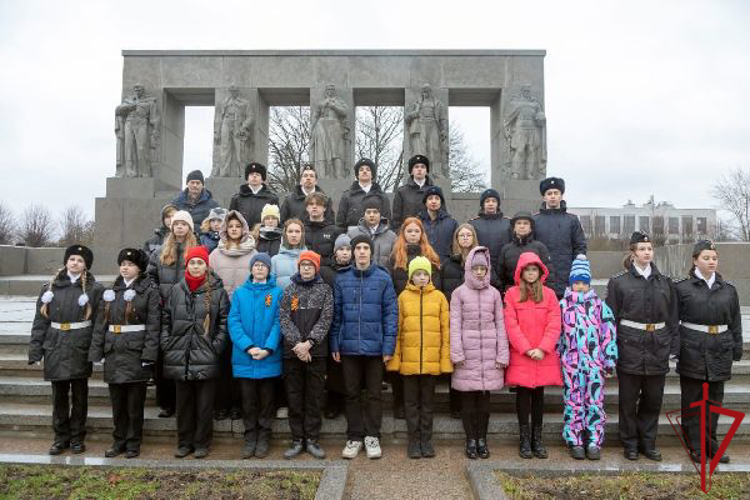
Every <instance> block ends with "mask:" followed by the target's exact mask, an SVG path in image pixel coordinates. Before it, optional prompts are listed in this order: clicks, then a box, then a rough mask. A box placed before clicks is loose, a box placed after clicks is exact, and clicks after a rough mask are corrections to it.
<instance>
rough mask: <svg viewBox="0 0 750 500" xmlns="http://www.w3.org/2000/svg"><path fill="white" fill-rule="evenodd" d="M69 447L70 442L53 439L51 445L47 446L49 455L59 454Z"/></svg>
mask: <svg viewBox="0 0 750 500" xmlns="http://www.w3.org/2000/svg"><path fill="white" fill-rule="evenodd" d="M68 448H70V443H61V442H59V441H55V442H54V443H52V446H50V448H49V454H50V455H59V454H60V453H62V452H63V451H65V450H66V449H68Z"/></svg>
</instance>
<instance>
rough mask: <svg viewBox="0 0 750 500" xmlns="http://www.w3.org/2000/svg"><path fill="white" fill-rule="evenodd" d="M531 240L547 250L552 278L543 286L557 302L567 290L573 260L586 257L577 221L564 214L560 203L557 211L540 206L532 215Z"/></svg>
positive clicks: (584, 245) (562, 204)
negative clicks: (548, 289)
mask: <svg viewBox="0 0 750 500" xmlns="http://www.w3.org/2000/svg"><path fill="white" fill-rule="evenodd" d="M534 237H535V238H536V239H537V240H539V241H541V242H542V243H544V244H545V245H546V246H547V248H548V249H549V253H550V256H551V257H552V264H553V266H554V268H555V275H554V276H550V279H549V280H548V281H547V286H549V287H550V288H552V289H553V290H554V291H555V294H556V295H557V297H558V298H561V297H562V295H563V294H564V293H565V288H566V287H567V286H568V276H569V275H570V266H571V265H572V264H573V259H575V257H576V255H579V254H584V255H585V254H586V235H585V234H584V233H583V228H582V227H581V221H580V220H578V217H577V216H575V215H573V214H569V213H568V212H567V207H566V206H565V202H564V201H563V202H562V203H561V204H560V208H557V209H548V208H545V204H544V203H543V204H542V208H541V209H540V210H539V213H538V214H535V215H534Z"/></svg>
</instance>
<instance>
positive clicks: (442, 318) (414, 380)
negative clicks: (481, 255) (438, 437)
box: [387, 257, 453, 458]
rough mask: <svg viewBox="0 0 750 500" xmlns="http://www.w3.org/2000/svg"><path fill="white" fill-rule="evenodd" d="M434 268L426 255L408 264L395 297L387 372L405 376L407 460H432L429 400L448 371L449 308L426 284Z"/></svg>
mask: <svg viewBox="0 0 750 500" xmlns="http://www.w3.org/2000/svg"><path fill="white" fill-rule="evenodd" d="M431 275H432V265H431V264H430V261H429V260H428V259H427V258H425V257H415V258H414V259H412V261H411V262H410V263H409V283H408V284H407V285H406V289H405V290H404V291H403V292H401V294H400V295H399V296H398V337H397V339H396V352H395V353H394V355H393V359H391V361H389V362H388V366H387V369H388V370H389V371H397V372H399V373H401V375H404V409H405V413H406V428H407V432H408V434H409V445H408V448H407V454H408V456H409V458H420V457H425V458H432V457H434V456H435V448H434V447H433V446H432V400H433V397H434V395H435V381H436V380H437V376H438V375H440V374H441V373H451V372H452V371H453V365H452V364H451V360H450V345H449V342H450V331H449V325H450V319H449V317H450V308H449V306H448V301H447V300H446V299H445V295H443V292H441V291H440V290H437V289H435V286H434V285H433V284H432V283H430V276H431Z"/></svg>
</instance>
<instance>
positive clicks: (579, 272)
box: [568, 255, 591, 285]
mask: <svg viewBox="0 0 750 500" xmlns="http://www.w3.org/2000/svg"><path fill="white" fill-rule="evenodd" d="M576 281H583V282H584V283H586V284H587V285H590V284H591V265H590V264H589V261H588V259H587V258H586V257H585V256H583V255H579V256H578V257H577V258H576V260H574V261H573V265H571V266H570V279H569V280H568V282H569V284H571V285H572V284H573V283H575V282H576Z"/></svg>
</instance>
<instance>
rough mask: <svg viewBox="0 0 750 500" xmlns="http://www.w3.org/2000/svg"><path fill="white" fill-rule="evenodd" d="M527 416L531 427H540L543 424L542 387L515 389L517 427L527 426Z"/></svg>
mask: <svg viewBox="0 0 750 500" xmlns="http://www.w3.org/2000/svg"><path fill="white" fill-rule="evenodd" d="M529 414H531V426H532V427H541V426H542V424H543V423H544V422H543V419H544V387H535V388H533V389H531V388H529V387H520V386H519V387H516V415H517V416H518V425H529Z"/></svg>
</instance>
